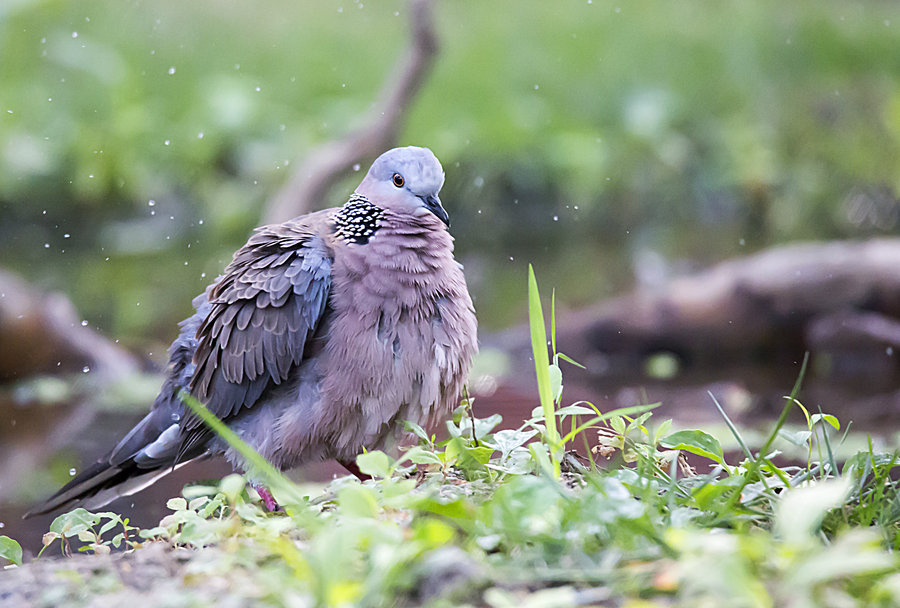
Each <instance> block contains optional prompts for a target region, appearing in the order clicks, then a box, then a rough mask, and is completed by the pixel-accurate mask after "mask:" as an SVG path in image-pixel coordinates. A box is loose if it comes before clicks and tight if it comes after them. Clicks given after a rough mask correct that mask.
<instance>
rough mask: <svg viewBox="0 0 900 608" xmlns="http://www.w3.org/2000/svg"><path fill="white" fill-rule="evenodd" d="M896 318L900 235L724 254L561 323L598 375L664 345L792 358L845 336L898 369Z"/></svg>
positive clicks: (714, 354) (736, 356)
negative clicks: (720, 259)
mask: <svg viewBox="0 0 900 608" xmlns="http://www.w3.org/2000/svg"><path fill="white" fill-rule="evenodd" d="M836 315H837V316H836ZM835 324H837V327H836V326H835ZM898 327H900V239H875V240H870V241H865V242H832V243H803V244H794V245H788V246H783V247H777V248H773V249H770V250H767V251H762V252H760V253H757V254H755V255H751V256H747V257H744V258H739V259H733V260H728V261H725V262H722V263H720V264H718V265H716V266H713V267H712V268H710V269H708V270H705V271H703V272H699V273H697V274H695V275H692V276H686V277H680V278H676V279H673V280H671V281H669V282H668V283H667V284H665V285H664V286H663V287H662V288H660V289H658V290H651V289H640V290H638V291H635V292H633V293H630V294H628V295H625V296H622V297H619V298H615V299H613V300H610V301H607V302H603V303H601V304H599V305H597V306H595V307H594V308H592V309H589V310H586V311H582V312H580V313H578V314H577V315H573V316H572V317H570V318H568V319H562V320H561V321H560V324H559V330H558V331H559V336H560V343H561V344H563V345H564V349H565V352H566V353H567V354H570V355H572V356H574V357H575V358H576V359H578V358H581V359H582V360H583V361H585V362H587V363H588V364H589V367H591V368H593V373H592V375H595V376H604V375H607V376H618V375H630V376H634V375H635V374H636V373H637V374H640V372H641V370H642V366H643V362H644V361H646V359H647V357H649V356H652V355H654V354H656V353H661V352H665V353H671V354H674V355H675V356H676V357H677V358H678V359H679V362H680V364H681V369H683V370H684V369H690V368H692V367H707V368H709V367H712V368H716V367H721V366H725V365H734V364H744V363H761V362H768V363H773V362H777V361H779V360H796V359H797V358H798V357H802V356H803V353H804V351H806V350H813V351H814V354H815V351H816V350H818V351H822V350H829V349H836V348H840V349H843V350H846V348H847V345H848V341H849V343H853V344H860V343H862V342H865V343H867V344H869V345H872V344H875V345H876V347H874V348H868V349H864V350H868V351H869V352H872V353H875V354H877V355H878V356H880V357H889V358H890V359H889V363H890V366H891V367H892V368H896V366H897V360H896V358H894V357H893V351H894V350H895V349H896V348H897V347H898V345H897V342H898V339H900V329H898Z"/></svg>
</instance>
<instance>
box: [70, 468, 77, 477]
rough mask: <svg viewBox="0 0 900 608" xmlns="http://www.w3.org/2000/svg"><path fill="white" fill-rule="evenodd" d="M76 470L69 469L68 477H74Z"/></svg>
mask: <svg viewBox="0 0 900 608" xmlns="http://www.w3.org/2000/svg"><path fill="white" fill-rule="evenodd" d="M75 473H77V471H76V470H75V469H74V468H71V469H69V477H74V476H75Z"/></svg>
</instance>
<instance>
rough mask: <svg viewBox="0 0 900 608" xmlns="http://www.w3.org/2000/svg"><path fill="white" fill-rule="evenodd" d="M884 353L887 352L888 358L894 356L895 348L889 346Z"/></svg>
mask: <svg viewBox="0 0 900 608" xmlns="http://www.w3.org/2000/svg"><path fill="white" fill-rule="evenodd" d="M884 352H886V353H887V354H888V356H889V357H891V356H893V355H894V347H893V346H888V347H887V348H886V349H884Z"/></svg>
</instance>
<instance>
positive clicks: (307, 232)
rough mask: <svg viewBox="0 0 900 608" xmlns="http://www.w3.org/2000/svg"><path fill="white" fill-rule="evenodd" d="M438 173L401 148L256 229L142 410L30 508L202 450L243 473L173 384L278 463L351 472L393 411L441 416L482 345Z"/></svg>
mask: <svg viewBox="0 0 900 608" xmlns="http://www.w3.org/2000/svg"><path fill="white" fill-rule="evenodd" d="M443 183H444V172H443V169H442V168H441V165H440V163H439V162H438V160H437V158H435V156H434V154H432V152H431V150H428V149H427V148H417V147H407V148H395V149H393V150H390V151H388V152H386V153H384V154H383V155H381V156H380V157H379V158H378V159H377V160H376V161H375V162H374V163H373V165H372V167H371V168H370V169H369V172H368V173H367V174H366V176H365V178H364V179H363V181H362V183H360V185H359V187H358V188H357V189H356V191H355V192H354V194H353V195H352V196H351V197H350V200H349V201H347V203H346V204H345V205H344V206H342V207H338V208H334V209H326V210H324V211H319V212H316V213H311V214H308V215H304V216H301V217H298V218H295V219H292V220H290V221H287V222H284V223H283V224H273V225H269V226H263V227H262V228H258V229H257V230H256V231H255V233H254V234H253V236H251V237H250V240H249V241H248V242H247V244H246V245H244V246H243V247H241V248H240V249H238V251H237V252H236V253H235V254H234V259H233V260H232V261H231V263H230V264H229V265H228V266H227V267H226V268H225V271H224V273H223V274H222V276H220V277H219V278H218V279H217V280H216V281H215V283H213V284H212V285H211V286H209V287H208V288H207V289H206V291H205V293H203V294H201V295H200V296H198V297H197V298H195V299H194V301H193V304H194V307H195V308H196V313H195V314H194V315H193V316H191V317H189V318H188V319H186V320H185V321H183V322H182V323H181V325H180V327H181V333H180V335H179V336H178V338H177V339H176V340H175V341H174V343H173V344H172V346H171V347H170V349H169V365H168V368H167V370H166V374H165V380H164V382H163V386H162V390H161V391H160V393H159V396H158V397H157V398H156V400H155V402H154V403H153V407H152V409H151V411H150V413H149V414H147V415H146V416H145V417H144V419H143V420H141V421H140V422H139V423H138V424H137V425H136V426H135V427H134V428H133V429H132V430H131V431H130V432H129V433H128V434H127V435H126V436H125V438H124V439H122V440H121V441H120V442H119V443H118V444H117V445H116V446H115V447H114V448H113V449H112V451H111V452H110V453H109V454H107V455H106V456H105V457H103V458H101V459H100V460H99V461H98V462H96V463H95V464H94V465H93V466H91V467H89V468H87V469H86V470H84V471H83V472H81V473H80V474H79V475H77V476H76V477H75V478H73V479H72V480H71V481H70V482H69V483H68V484H66V485H65V486H64V487H63V488H62V489H60V490H59V491H58V492H57V493H56V494H54V495H53V496H52V497H51V498H49V499H48V500H47V501H46V502H44V503H43V504H41V505H40V506H38V507H36V508H35V509H34V510H32V511H31V513H30V515H36V514H39V513H45V512H48V511H51V510H55V509H58V508H62V507H70V506H74V505H76V504H82V505H84V506H87V507H88V508H97V507H100V506H102V505H104V504H106V503H108V502H109V501H111V500H113V499H115V498H117V497H119V496H124V495H128V494H132V493H134V492H136V491H138V490H140V489H142V488H144V487H146V486H147V485H149V484H150V483H152V482H154V481H155V480H156V479H158V478H159V477H161V476H163V475H165V474H166V473H168V472H170V471H172V470H173V468H174V467H176V466H179V465H181V464H183V463H186V462H188V461H191V460H193V459H196V458H201V457H204V456H207V455H209V454H224V455H225V457H226V458H227V459H228V460H229V461H230V462H231V463H232V464H233V465H234V466H236V467H237V468H243V467H244V463H243V461H242V459H241V457H240V456H239V455H238V454H237V453H236V452H235V451H234V450H233V449H231V448H230V447H229V446H228V445H227V444H226V443H224V442H223V441H222V440H221V439H220V438H218V436H216V435H214V434H213V433H212V432H211V431H210V430H209V429H208V428H207V427H206V425H205V424H204V423H203V422H202V421H201V420H200V419H198V418H197V417H196V416H195V415H193V414H192V413H191V412H190V410H189V409H187V408H186V407H185V406H184V404H183V402H182V399H181V398H180V396H179V394H180V393H181V392H182V391H183V390H186V391H188V392H190V394H192V395H193V396H194V397H196V398H197V399H198V400H199V401H200V402H202V403H203V404H205V405H206V407H207V408H208V409H209V410H210V411H212V413H214V414H215V415H216V416H218V417H219V418H220V419H221V420H223V421H224V422H226V423H227V424H228V426H229V427H230V428H231V429H232V430H234V431H235V432H237V434H238V435H239V436H240V437H241V438H242V439H244V440H245V441H246V442H248V443H249V444H250V445H251V446H253V447H254V448H255V449H256V450H257V451H258V452H259V453H260V454H262V455H263V456H264V457H265V458H266V459H268V460H269V461H270V462H271V463H272V464H274V465H275V466H277V467H279V468H281V469H288V468H291V467H294V466H296V465H299V464H301V463H305V462H312V461H321V460H326V459H336V460H338V461H339V462H342V463H344V464H345V466H347V467H348V468H350V469H351V470H352V468H353V466H354V461H355V457H356V455H357V454H359V453H361V452H362V451H363V450H364V449H369V450H371V449H376V448H379V447H381V446H383V445H384V444H385V442H386V441H387V440H388V439H389V438H392V437H394V436H395V435H396V434H397V432H398V427H399V424H398V423H399V422H400V421H402V420H411V421H415V422H417V423H419V424H420V425H423V426H426V425H429V424H433V423H434V422H435V421H436V420H438V419H440V418H441V417H443V416H446V415H447V414H448V413H449V412H450V411H451V410H452V409H453V408H454V406H455V405H456V404H457V402H458V398H459V395H460V391H461V389H462V385H463V382H464V381H465V378H466V375H467V373H468V371H469V368H470V366H471V361H472V357H473V355H474V354H475V352H476V350H477V345H476V321H475V313H474V310H473V307H472V301H471V299H470V297H469V293H468V291H467V289H466V282H465V279H464V277H463V272H462V267H461V266H460V265H459V264H458V263H457V262H456V261H455V260H454V258H453V238H452V237H451V236H450V234H449V232H448V231H447V228H448V227H449V219H448V216H447V212H446V211H445V210H444V208H443V207H442V206H441V202H440V199H438V192H439V191H440V189H441V186H442V185H443ZM264 498H265V496H264ZM270 506H271V505H270Z"/></svg>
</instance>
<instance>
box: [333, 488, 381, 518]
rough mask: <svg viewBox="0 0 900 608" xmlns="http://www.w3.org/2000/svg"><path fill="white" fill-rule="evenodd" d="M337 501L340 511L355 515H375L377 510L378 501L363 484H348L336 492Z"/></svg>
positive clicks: (369, 516)
mask: <svg viewBox="0 0 900 608" xmlns="http://www.w3.org/2000/svg"><path fill="white" fill-rule="evenodd" d="M337 502H338V504H339V505H340V507H341V511H343V512H344V514H346V515H351V516H355V517H367V518H371V517H375V514H376V513H377V512H378V501H377V500H376V499H375V494H374V492H373V491H372V490H371V489H370V488H368V487H366V486H363V485H359V484H353V485H348V486H345V487H343V488H341V490H340V491H339V492H338V497H337Z"/></svg>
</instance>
